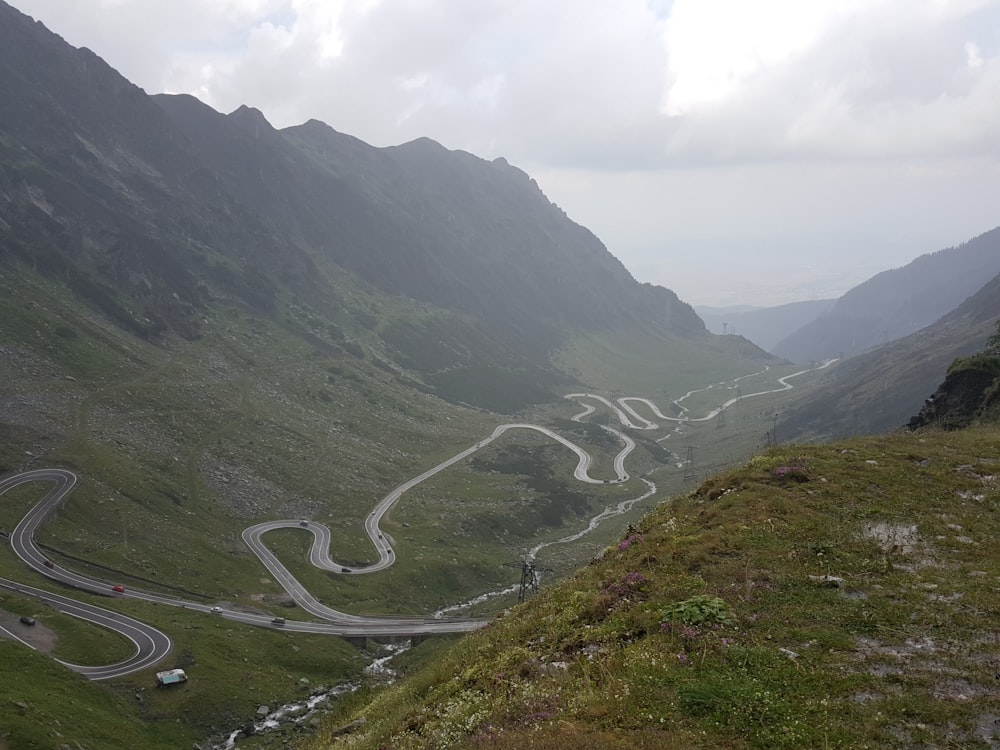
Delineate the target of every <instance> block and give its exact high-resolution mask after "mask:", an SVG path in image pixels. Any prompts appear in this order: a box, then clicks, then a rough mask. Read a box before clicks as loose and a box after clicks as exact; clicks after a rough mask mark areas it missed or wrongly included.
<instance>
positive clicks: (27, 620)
mask: <svg viewBox="0 0 1000 750" xmlns="http://www.w3.org/2000/svg"><path fill="white" fill-rule="evenodd" d="M21 622H23V623H24V624H25V625H34V624H35V618H34V617H28V616H27V615H25V616H24V617H22V618H21Z"/></svg>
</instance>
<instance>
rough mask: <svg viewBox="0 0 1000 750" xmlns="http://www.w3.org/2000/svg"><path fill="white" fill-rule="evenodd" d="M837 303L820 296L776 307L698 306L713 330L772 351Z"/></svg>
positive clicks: (699, 313) (698, 309)
mask: <svg viewBox="0 0 1000 750" xmlns="http://www.w3.org/2000/svg"><path fill="white" fill-rule="evenodd" d="M835 303H836V300H833V299H817V300H806V301H803V302H790V303H788V304H786V305H778V306H776V307H752V306H747V305H739V306H732V307H709V306H705V305H696V306H695V308H694V309H695V312H696V313H698V315H699V316H700V317H701V319H702V320H704V321H705V326H706V327H707V328H708V330H710V331H711V332H712V333H731V334H737V335H740V336H743V337H744V338H747V339H749V340H750V341H752V342H754V343H755V344H756V345H757V346H759V347H761V348H762V349H765V350H767V351H771V350H772V349H773V348H774V347H775V346H776V345H777V344H778V342H780V341H782V340H783V339H784V338H786V337H787V336H789V335H790V334H792V333H794V332H795V331H796V330H798V329H799V328H801V327H802V326H803V325H805V324H807V323H809V322H811V321H813V320H815V319H816V318H818V317H819V316H820V315H822V314H823V313H825V312H827V311H828V310H830V309H831V308H832V307H833V306H834V304H835Z"/></svg>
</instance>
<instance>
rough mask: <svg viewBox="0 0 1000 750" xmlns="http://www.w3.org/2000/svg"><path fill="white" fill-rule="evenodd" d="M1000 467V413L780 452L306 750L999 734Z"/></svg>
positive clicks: (986, 738)
mask: <svg viewBox="0 0 1000 750" xmlns="http://www.w3.org/2000/svg"><path fill="white" fill-rule="evenodd" d="M998 474H1000V430H998V429H997V427H996V425H989V426H980V427H976V428H973V429H967V430H963V431H957V432H949V433H944V432H937V431H931V432H920V433H914V434H897V435H893V436H891V437H878V438H864V439H857V440H852V441H848V442H842V443H837V444H834V445H830V446H823V447H817V446H811V447H800V446H779V447H775V448H773V449H771V450H769V451H767V452H766V453H764V454H762V455H760V456H758V457H756V458H754V459H752V460H751V461H750V462H748V463H747V464H746V465H744V466H742V467H740V468H738V469H736V470H733V471H728V472H724V473H722V474H719V475H718V476H716V477H713V478H712V479H710V480H709V481H707V482H705V483H704V484H703V485H702V486H701V487H700V488H699V489H698V490H696V491H695V492H693V493H691V494H690V495H687V496H683V497H677V498H674V499H672V500H670V501H668V502H665V503H663V504H662V505H660V506H659V507H658V508H657V509H656V510H655V511H654V512H652V513H650V514H649V515H648V516H647V517H645V518H644V519H643V520H642V522H641V523H639V524H637V525H636V526H635V527H634V528H631V529H629V530H628V532H627V533H626V534H625V536H624V537H623V538H622V539H621V541H620V542H619V543H618V544H617V545H615V546H612V547H609V548H608V549H607V550H606V552H605V554H604V555H603V557H602V558H601V559H600V560H598V561H595V562H594V563H593V564H592V565H590V566H588V567H585V568H583V569H582V570H580V571H579V572H578V573H577V574H576V575H574V576H573V577H571V578H569V579H567V580H565V581H562V582H560V583H557V584H554V585H552V586H551V587H549V588H547V589H546V590H545V591H544V592H543V593H542V594H541V595H539V596H537V597H536V598H535V599H533V600H531V601H529V602H528V603H526V604H525V605H523V606H519V607H517V608H515V609H513V610H512V611H511V612H510V613H508V614H506V615H505V616H503V617H500V618H498V619H497V620H496V621H495V622H494V623H493V624H492V625H491V626H490V627H489V628H488V629H486V630H485V631H483V632H480V633H476V634H473V635H471V636H469V637H467V638H466V639H464V640H463V641H462V642H461V643H459V644H458V645H457V647H456V648H455V649H454V650H453V651H452V652H450V653H448V654H447V655H445V656H444V657H442V658H439V659H438V660H437V661H436V662H435V664H434V665H433V666H431V667H429V668H426V669H424V670H423V671H420V672H418V673H417V674H414V675H412V676H411V677H409V678H408V679H406V680H404V681H403V682H402V683H400V684H399V685H397V686H395V687H393V688H391V689H388V690H386V691H384V692H381V693H376V694H374V695H370V696H366V697H365V699H364V700H358V701H356V702H354V703H348V704H345V706H344V707H343V708H342V713H341V715H340V716H339V717H338V718H337V720H336V722H335V723H334V724H332V725H331V726H330V727H329V728H328V729H327V731H326V732H325V733H324V734H323V735H322V736H320V737H318V738H316V739H315V740H313V741H310V742H307V743H306V744H304V745H303V746H302V747H303V748H308V750H328V749H331V748H338V747H351V748H382V747H391V748H398V749H399V750H403V749H404V748H595V749H596V748H629V749H633V748H651V749H652V748H694V747H701V748H820V747H822V748H827V747H829V748H836V747H840V748H863V747H869V748H886V747H899V748H913V747H926V748H931V747H966V748H975V747H983V748H989V747H997V745H998V744H1000V723H998V722H1000V684H998V682H997V674H998V673H1000V658H998V656H997V648H996V646H997V632H998V627H1000V609H998V606H997V601H996V595H995V592H996V586H997V581H998V580H1000V552H998V548H997V546H996V544H995V540H996V538H997V535H998V533H1000V514H998V510H1000V479H998Z"/></svg>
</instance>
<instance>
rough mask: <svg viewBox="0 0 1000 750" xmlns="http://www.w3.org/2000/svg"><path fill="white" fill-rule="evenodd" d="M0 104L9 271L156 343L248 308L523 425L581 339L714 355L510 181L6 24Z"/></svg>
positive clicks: (557, 215)
mask: <svg viewBox="0 0 1000 750" xmlns="http://www.w3.org/2000/svg"><path fill="white" fill-rule="evenodd" d="M0 97H2V101H3V106H2V107H0V205H2V206H3V209H2V213H0V258H2V259H3V262H4V264H6V265H7V266H10V267H12V268H13V267H15V266H13V264H15V263H16V262H20V263H22V264H24V267H26V268H30V269H32V271H34V272H37V273H39V274H42V275H44V276H46V277H48V278H50V279H53V280H56V281H58V282H59V283H62V284H65V285H66V286H67V288H68V289H69V290H71V292H72V293H73V294H74V295H76V296H77V297H79V298H81V299H84V300H86V302H87V303H88V304H89V305H90V306H92V307H93V308H94V309H95V310H99V311H100V313H101V314H102V315H103V316H105V317H106V318H108V319H110V320H113V321H114V322H115V323H116V325H118V326H120V327H121V328H122V329H124V330H127V331H129V332H130V333H132V334H135V335H137V336H140V337H142V338H144V339H146V340H149V341H157V340H161V339H164V338H166V337H169V336H173V335H180V336H182V337H185V338H188V339H191V338H196V337H198V336H199V334H200V330H201V328H202V321H203V320H204V319H205V316H206V315H207V314H208V313H209V312H210V311H211V310H212V309H214V308H215V307H217V306H218V305H219V304H220V303H225V304H237V305H241V306H243V307H244V308H245V309H247V310H249V311H252V312H253V314H256V315H262V316H267V317H270V318H272V319H274V320H279V321H281V323H282V325H284V326H285V327H287V329H288V330H289V331H290V332H291V333H293V334H294V335H297V336H299V337H302V338H305V339H306V340H308V341H310V342H311V343H312V344H314V345H315V346H317V347H320V348H322V349H323V351H326V352H331V353H333V354H336V355H338V356H339V355H343V354H344V353H345V352H347V353H351V355H352V356H362V357H364V356H372V357H377V358H379V359H384V360H388V361H390V362H391V363H392V365H393V366H394V367H398V368H401V369H403V370H406V371H408V372H409V373H411V374H412V375H414V376H415V377H416V379H417V381H419V382H420V383H421V384H422V385H423V386H426V387H427V388H429V389H431V390H433V391H435V392H437V393H439V394H441V395H443V396H445V397H446V398H450V399H454V400H459V401H466V402H470V403H474V404H478V405H482V406H487V407H489V408H496V409H512V408H517V407H518V406H520V405H523V404H526V403H531V402H534V401H540V400H548V399H550V398H551V397H552V396H553V395H554V394H557V393H559V392H560V389H561V388H562V387H563V386H564V385H565V384H566V383H567V382H569V381H570V380H572V379H573V378H572V377H571V376H569V375H567V374H566V373H565V372H563V371H560V370H559V367H558V366H557V365H556V364H554V361H553V359H552V357H553V355H554V354H555V353H556V352H558V351H559V350H560V349H561V348H563V347H565V346H566V344H567V342H568V341H569V340H570V339H572V338H573V337H574V336H576V335H581V334H586V333H592V332H613V333H615V334H618V333H621V334H624V335H625V336H628V335H629V332H633V333H635V332H639V331H641V332H643V333H644V334H646V335H650V336H653V337H655V338H656V339H657V340H659V342H660V343H659V344H657V350H658V351H661V352H662V351H669V350H670V347H671V341H677V340H678V339H684V340H688V341H691V340H695V339H698V338H700V337H704V338H705V339H706V340H707V339H708V338H709V336H708V334H707V333H706V331H705V329H704V325H703V323H702V321H701V320H700V319H699V318H698V316H697V315H696V314H695V312H694V310H693V309H692V308H691V307H690V306H689V305H687V304H685V303H683V302H681V301H680V300H679V299H678V298H677V296H676V295H675V294H674V293H673V292H672V291H670V290H668V289H664V288H662V287H653V286H651V285H648V284H639V283H638V282H636V280H635V279H634V278H633V277H632V276H631V275H630V274H629V272H628V271H627V270H626V269H625V268H624V266H622V264H621V263H620V262H619V261H618V260H617V259H616V258H615V257H614V256H612V255H611V254H610V253H609V252H608V251H607V249H606V248H605V247H604V245H603V244H602V243H601V242H600V241H599V240H598V239H597V238H596V237H595V236H594V235H593V234H592V233H591V232H590V231H588V230H587V229H585V228H584V227H582V226H580V225H578V224H576V223H574V222H573V221H571V220H570V219H569V218H567V216H566V215H565V213H564V212H563V211H562V210H561V209H559V208H558V207H557V206H555V205H554V204H552V203H551V202H550V201H549V200H548V199H547V198H546V197H545V195H544V194H543V193H542V192H541V190H540V189H539V188H538V185H537V184H536V183H535V182H534V180H532V179H531V178H530V177H529V176H528V175H527V174H525V173H524V172H523V171H521V170H520V169H517V168H516V167H513V166H511V165H510V164H508V163H507V162H506V161H505V160H503V159H497V160H495V161H492V162H489V161H485V160H483V159H480V158H478V157H475V156H473V155H471V154H468V153H464V152H456V151H449V150H447V149H445V148H444V147H442V146H441V145H439V144H437V143H435V142H433V141H430V140H428V139H419V140H417V141H414V142H412V143H407V144H404V145H402V146H397V147H393V148H375V147H372V146H369V145H368V144H366V143H364V142H362V141H360V140H358V139H357V138H353V137H351V136H347V135H343V134H341V133H337V132H336V131H334V130H333V129H332V128H330V127H329V126H327V125H324V124H322V123H319V122H316V121H310V122H308V123H306V124H304V125H301V126H298V127H293V128H287V129H285V130H276V129H275V128H273V127H272V126H271V125H270V123H268V122H267V120H266V119H265V118H264V116H263V115H262V114H261V113H260V112H259V111H257V110H254V109H252V108H249V107H241V108H239V109H237V110H236V111H235V112H233V113H231V114H229V115H223V114H220V113H218V112H216V111H214V110H213V109H211V108H210V107H208V106H206V105H205V104H203V103H201V102H199V101H198V100H197V99H194V98H193V97H190V96H165V95H161V96H154V97H151V96H148V95H146V93H145V92H143V91H142V90H141V89H139V88H138V87H136V86H134V85H133V84H131V83H130V82H128V81H127V80H125V79H124V78H123V77H122V76H120V75H119V74H118V73H117V72H115V71H114V70H113V69H112V68H110V67H109V66H108V65H107V64H106V63H105V62H104V61H103V60H101V59H100V58H99V57H97V56H96V55H95V54H94V53H92V52H90V51H89V50H86V49H74V48H72V47H70V46H69V45H67V44H66V43H65V42H64V41H63V40H62V39H60V38H59V37H58V36H56V35H54V34H52V33H51V32H49V31H48V30H47V29H46V28H45V27H44V26H43V25H42V24H41V23H36V22H33V21H32V20H31V19H30V18H28V17H27V16H24V15H22V14H21V13H19V12H18V11H16V10H15V9H13V8H11V7H10V6H8V5H6V4H4V3H3V2H0ZM380 299H381V300H385V304H382V303H380V302H378V300H380ZM391 300H400V301H401V303H400V304H396V303H395V302H391ZM414 305H425V306H426V307H424V308H421V312H420V313H419V314H414V313H413V311H412V309H411V310H410V312H407V313H405V314H404V313H403V311H402V310H403V308H404V307H409V308H412V307H413V306H414ZM359 342H360V343H359ZM364 342H368V343H367V344H364V345H362V344H363V343H364ZM366 346H369V347H374V348H372V349H370V350H369V349H367V348H365V347H366ZM713 346H714V345H713ZM723 348H724V345H723ZM735 348H738V347H735ZM735 348H734V351H735ZM718 352H719V350H718V348H717V347H716V353H717V354H718ZM741 352H742V350H741ZM722 356H725V355H724V354H723V355H722ZM740 356H742V354H741V355H740ZM501 381H502V382H503V383H504V386H503V387H501V386H500V385H499V383H500V382H501Z"/></svg>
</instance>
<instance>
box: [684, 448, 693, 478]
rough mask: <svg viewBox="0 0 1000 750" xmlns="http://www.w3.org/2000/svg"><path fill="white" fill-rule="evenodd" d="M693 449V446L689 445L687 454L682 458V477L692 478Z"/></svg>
mask: <svg viewBox="0 0 1000 750" xmlns="http://www.w3.org/2000/svg"><path fill="white" fill-rule="evenodd" d="M694 449H695V446H693V445H689V446H688V449H687V456H686V457H685V458H684V479H685V480H689V479H694V478H695V475H694Z"/></svg>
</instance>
